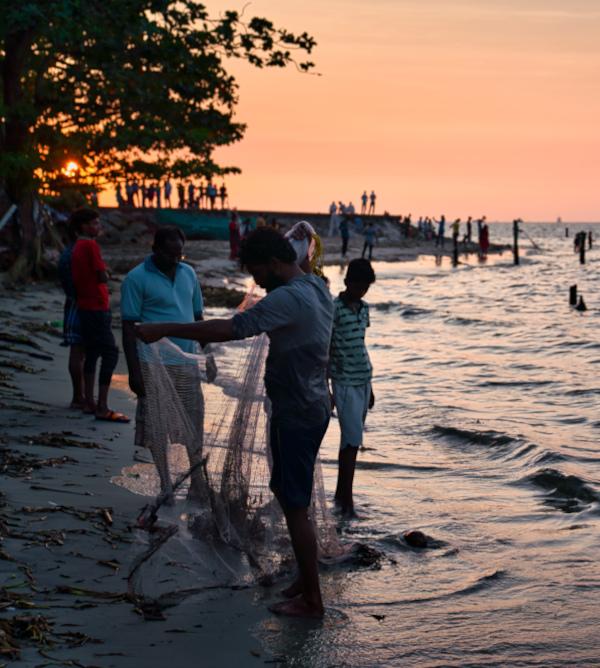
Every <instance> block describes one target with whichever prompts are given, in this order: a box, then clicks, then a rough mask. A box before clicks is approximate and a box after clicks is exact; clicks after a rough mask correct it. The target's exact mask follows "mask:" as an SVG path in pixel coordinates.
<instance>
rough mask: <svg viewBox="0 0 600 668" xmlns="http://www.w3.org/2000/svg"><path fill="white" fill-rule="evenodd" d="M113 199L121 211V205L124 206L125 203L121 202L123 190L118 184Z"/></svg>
mask: <svg viewBox="0 0 600 668" xmlns="http://www.w3.org/2000/svg"><path fill="white" fill-rule="evenodd" d="M115 198H116V200H117V206H118V207H119V209H121V208H122V207H123V204H125V201H124V200H123V188H122V186H121V184H120V183H117V186H116V188H115Z"/></svg>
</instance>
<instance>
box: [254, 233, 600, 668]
mask: <svg viewBox="0 0 600 668" xmlns="http://www.w3.org/2000/svg"><path fill="white" fill-rule="evenodd" d="M569 227H570V234H571V236H570V238H569V239H565V227H564V225H561V226H557V225H526V226H525V228H524V229H525V230H526V232H527V233H528V234H529V235H530V236H531V237H532V238H533V239H534V241H535V242H536V243H537V244H538V245H539V246H540V249H539V250H536V249H535V248H533V247H532V245H531V244H530V243H529V242H528V241H527V240H526V239H522V246H521V254H522V264H521V265H520V266H519V267H515V266H513V265H512V255H511V254H510V253H505V255H504V256H503V257H500V258H491V259H490V261H489V262H488V263H487V264H479V263H478V262H477V259H476V258H475V257H473V256H471V258H469V259H465V262H466V264H462V265H460V266H459V267H458V268H456V269H453V268H452V267H451V266H450V264H449V261H448V259H447V258H445V259H444V261H443V263H442V264H441V265H440V266H437V265H436V263H435V261H434V260H433V259H432V258H423V259H421V260H419V261H416V262H406V263H392V264H390V263H375V270H376V272H377V282H376V284H375V285H374V286H373V287H372V289H371V290H370V292H369V293H368V295H367V297H366V299H367V301H368V302H369V304H370V306H371V328H370V330H369V332H368V346H369V350H370V354H371V358H372V362H373V365H374V390H375V395H376V400H377V401H376V405H375V409H374V410H373V411H372V412H371V413H370V414H369V417H368V421H367V432H366V438H365V444H366V446H367V449H366V450H365V451H364V452H361V453H360V455H359V462H358V467H357V474H356V481H355V488H356V502H357V512H358V513H359V515H360V518H359V519H358V520H354V521H352V522H348V523H346V524H344V525H343V527H342V530H343V533H344V534H345V535H346V536H347V537H348V538H353V539H357V540H360V541H362V542H366V543H368V544H370V545H372V546H374V547H376V548H378V549H380V550H381V551H383V552H384V553H385V555H386V559H384V561H383V563H382V567H381V569H378V570H375V569H374V570H359V571H347V572H343V571H342V572H340V571H331V572H325V573H324V575H323V583H324V594H325V597H326V600H327V604H328V605H329V606H331V607H332V608H333V611H332V612H330V613H329V614H328V617H327V619H326V620H325V622H324V623H323V624H322V625H319V626H316V627H315V626H311V625H309V626H306V625H305V624H304V623H301V622H299V623H295V622H292V623H290V621H289V620H279V619H273V620H270V621H269V622H266V623H264V624H262V625H261V626H260V627H259V628H258V629H255V631H256V633H257V634H258V635H259V636H260V638H261V639H262V640H263V642H264V643H265V644H266V645H267V647H268V648H269V649H270V650H271V651H272V652H274V654H275V655H276V656H282V655H285V656H287V663H286V664H285V665H286V666H290V665H293V666H417V665H418V666H574V665H577V666H600V632H599V628H598V615H599V613H600V564H599V560H598V555H599V550H600V505H599V500H600V448H599V447H598V441H599V437H600V414H599V410H598V408H599V403H600V401H599V400H600V377H599V373H598V372H599V371H600V367H599V365H600V338H599V332H600V293H599V292H598V289H597V288H598V285H599V278H600V246H599V247H598V248H599V250H596V249H593V250H592V251H590V252H589V253H588V263H587V264H586V265H585V266H580V265H579V262H578V257H577V256H576V255H574V253H573V235H574V233H575V232H576V231H577V230H578V229H586V230H588V229H593V230H594V232H595V237H596V238H597V239H598V243H599V244H600V225H585V226H576V225H573V224H571V225H569ZM490 230H491V240H492V241H500V242H510V238H511V234H512V232H511V227H510V226H508V225H492V226H491V228H490ZM376 250H377V249H376ZM327 273H328V275H329V277H330V279H331V282H332V291H333V292H334V293H337V292H338V291H339V290H340V289H341V286H342V277H343V276H342V274H341V273H340V270H337V269H336V268H331V267H330V268H328V271H327ZM575 283H576V284H577V285H578V287H579V292H580V293H581V294H583V295H584V298H585V300H586V302H587V305H588V307H589V311H587V312H586V313H579V312H577V311H575V310H573V309H571V308H570V307H569V305H568V288H569V286H570V285H571V284H575ZM338 438H339V431H338V426H337V422H336V421H335V420H334V421H333V422H332V426H331V427H330V430H329V432H328V434H327V437H326V441H325V442H324V445H323V448H322V452H321V455H322V460H323V465H324V473H325V485H326V488H327V491H328V493H329V494H331V493H332V492H333V490H334V487H335V475H336V458H337V445H338ZM407 529H421V530H422V531H424V532H426V533H427V534H428V535H429V536H431V537H433V538H434V539H435V540H436V541H437V542H436V547H435V548H434V549H425V550H418V549H414V548H410V547H408V546H407V545H406V544H405V542H404V541H403V539H402V533H403V532H404V531H406V530H407ZM338 611H341V612H338Z"/></svg>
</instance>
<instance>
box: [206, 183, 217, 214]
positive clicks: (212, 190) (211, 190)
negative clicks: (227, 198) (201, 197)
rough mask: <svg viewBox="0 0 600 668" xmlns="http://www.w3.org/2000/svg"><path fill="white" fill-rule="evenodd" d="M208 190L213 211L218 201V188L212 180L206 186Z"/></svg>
mask: <svg viewBox="0 0 600 668" xmlns="http://www.w3.org/2000/svg"><path fill="white" fill-rule="evenodd" d="M206 191H207V193H208V199H209V200H210V209H211V211H213V210H214V208H215V203H216V201H217V188H216V186H215V184H214V183H213V182H212V181H211V182H210V183H209V184H208V185H207V186H206Z"/></svg>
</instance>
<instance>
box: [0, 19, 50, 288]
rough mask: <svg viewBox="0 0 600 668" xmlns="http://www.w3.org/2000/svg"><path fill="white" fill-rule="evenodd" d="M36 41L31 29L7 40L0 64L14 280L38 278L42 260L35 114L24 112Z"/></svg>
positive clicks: (1, 144)
mask: <svg viewBox="0 0 600 668" xmlns="http://www.w3.org/2000/svg"><path fill="white" fill-rule="evenodd" d="M34 39H35V31H34V30H33V29H28V30H21V31H18V32H15V33H12V34H10V35H8V36H7V37H6V42H5V44H6V48H5V57H4V62H3V63H2V88H3V90H2V93H3V103H4V113H5V120H4V132H3V133H1V134H0V151H1V152H2V153H3V154H4V156H6V157H12V158H13V161H12V162H13V165H14V167H13V168H12V169H11V170H10V173H9V174H7V176H6V182H5V184H6V191H7V193H8V195H9V197H10V199H11V200H12V201H13V202H14V203H15V204H17V206H18V216H19V232H20V234H19V235H18V238H17V242H18V245H19V256H18V258H17V260H16V262H15V263H14V265H13V267H12V268H11V270H10V276H11V278H12V279H13V280H26V279H27V278H30V277H37V276H38V273H39V267H40V260H41V250H42V244H41V231H40V230H39V229H38V226H37V225H36V220H35V218H36V217H35V209H36V199H37V197H36V188H35V180H34V175H33V163H32V162H31V161H30V160H27V157H28V156H29V155H30V154H31V146H30V141H31V139H30V136H31V133H30V132H29V130H30V127H31V126H32V124H33V122H34V117H35V112H34V111H33V109H32V110H31V111H32V113H31V114H27V113H24V110H25V109H26V108H27V106H28V101H27V100H25V95H24V90H23V73H24V72H25V70H26V64H27V59H28V57H29V56H30V54H31V46H32V44H33V42H34Z"/></svg>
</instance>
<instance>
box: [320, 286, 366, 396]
mask: <svg viewBox="0 0 600 668" xmlns="http://www.w3.org/2000/svg"><path fill="white" fill-rule="evenodd" d="M333 308H334V311H333V333H332V336H331V350H330V352H329V375H330V377H331V378H332V379H333V380H335V381H336V382H338V383H341V384H342V385H363V384H364V383H368V382H369V381H370V380H371V376H372V375H373V367H372V366H371V360H370V359H369V353H368V352H367V348H366V346H365V333H366V329H367V327H369V326H370V324H371V322H370V320H369V305H368V304H367V303H366V302H364V301H362V300H361V302H360V306H359V308H358V310H357V311H354V310H353V309H351V308H350V307H349V306H347V305H346V304H345V303H344V301H343V300H342V299H341V297H336V298H335V299H334V300H333Z"/></svg>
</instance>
